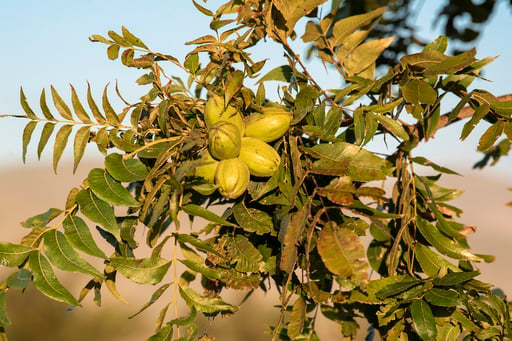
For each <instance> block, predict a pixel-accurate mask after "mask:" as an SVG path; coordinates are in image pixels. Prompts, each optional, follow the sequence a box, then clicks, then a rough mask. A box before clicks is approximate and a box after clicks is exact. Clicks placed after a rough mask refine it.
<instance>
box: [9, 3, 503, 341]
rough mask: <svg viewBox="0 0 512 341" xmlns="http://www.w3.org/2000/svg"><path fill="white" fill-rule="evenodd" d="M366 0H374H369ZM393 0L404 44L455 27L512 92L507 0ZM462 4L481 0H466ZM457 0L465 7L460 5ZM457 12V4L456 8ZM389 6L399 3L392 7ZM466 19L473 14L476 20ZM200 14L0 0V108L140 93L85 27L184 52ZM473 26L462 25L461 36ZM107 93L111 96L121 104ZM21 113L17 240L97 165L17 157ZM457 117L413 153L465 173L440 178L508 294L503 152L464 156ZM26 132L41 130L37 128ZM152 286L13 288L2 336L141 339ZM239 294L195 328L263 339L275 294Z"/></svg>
mask: <svg viewBox="0 0 512 341" xmlns="http://www.w3.org/2000/svg"><path fill="white" fill-rule="evenodd" d="M222 2H224V1H208V3H207V5H206V6H207V7H209V8H211V9H215V8H216V7H217V6H218V5H220V4H221V3H222ZM369 2H372V1H366V3H369ZM395 3H396V4H398V5H400V6H402V7H403V8H404V9H407V10H408V11H409V12H406V13H405V18H406V19H404V20H403V21H404V22H405V23H406V24H407V27H408V28H409V29H411V28H412V29H413V30H412V31H413V34H414V36H410V37H409V38H410V40H409V44H410V46H409V47H410V50H409V52H413V51H414V48H415V47H414V44H413V42H414V39H419V40H423V41H430V40H432V39H435V38H436V37H437V36H438V35H439V34H441V33H442V32H444V30H445V28H446V27H449V26H450V25H452V26H454V27H455V28H457V29H458V30H459V31H460V34H459V38H457V36H455V35H454V37H453V39H454V43H453V45H452V47H454V48H455V49H458V50H460V49H466V48H471V47H473V46H476V47H477V51H478V53H477V58H483V57H487V56H497V55H499V58H498V59H497V60H495V61H494V62H493V63H492V64H491V65H490V66H488V67H487V68H486V69H485V73H484V74H483V76H484V77H485V78H486V79H487V80H488V81H484V80H478V81H477V82H475V84H474V86H475V87H477V88H483V89H486V90H489V91H491V92H492V93H494V94H495V95H502V94H508V93H512V85H511V82H510V80H512V36H511V35H510V34H509V33H508V32H507V28H508V26H509V24H510V22H512V21H511V20H512V13H511V8H512V7H511V4H510V3H509V2H508V1H504V0H502V1H489V0H487V1H471V0H467V1H462V0H459V1H452V3H453V5H452V6H451V7H450V6H447V3H448V1H447V0H443V1H395ZM201 4H203V3H202V2H201ZM468 4H471V6H477V5H478V6H480V7H474V8H473V7H470V6H469V5H468ZM491 5H492V6H491ZM462 8H466V9H467V10H466V11H463V10H462ZM475 8H476V9H475ZM470 9H473V10H470ZM442 13H445V14H444V15H443V14H442ZM454 13H455V14H460V15H458V16H455V14H454ZM396 15H397V16H399V15H402V16H403V15H404V14H403V13H401V12H400V11H397V14H396ZM453 18H455V19H453ZM475 18H477V19H478V18H480V19H479V20H480V22H478V21H476V19H475ZM482 18H483V19H484V20H483V21H482V20H481V19H482ZM452 19H453V20H452ZM208 25H209V20H208V18H207V17H205V16H204V15H202V14H200V13H199V12H198V11H197V10H196V9H195V8H194V6H193V4H192V2H191V1H169V0H167V1H163V0H154V1H151V2H145V3H141V2H138V1H137V2H136V1H121V0H109V1H108V2H106V1H100V0H83V1H79V2H78V1H77V2H69V1H63V0H48V1H44V2H41V1H36V0H25V1H23V2H20V1H1V3H0V39H1V41H2V44H1V47H0V115H1V114H16V113H22V110H21V107H20V105H19V89H20V87H21V86H23V90H24V92H25V94H26V96H27V98H28V101H29V103H30V104H31V105H32V108H33V109H34V110H37V109H38V103H39V96H40V93H41V90H42V89H43V88H44V89H46V91H47V94H48V92H49V90H50V85H53V86H54V87H55V88H56V89H57V90H58V91H59V93H60V94H61V95H62V97H63V98H64V99H65V100H66V101H69V98H70V97H69V94H70V92H69V84H72V85H73V86H74V87H75V89H76V90H77V92H78V94H79V96H81V99H84V98H85V96H84V95H85V93H86V89H87V82H88V83H90V85H91V88H92V90H93V95H94V96H95V98H100V97H101V93H102V91H103V89H104V87H105V86H106V85H107V84H108V83H110V87H109V88H110V92H109V93H110V94H111V96H110V98H112V99H115V97H116V96H115V92H114V86H115V84H116V82H117V84H118V87H119V90H120V92H121V93H122V95H123V96H124V97H125V98H126V99H127V100H128V101H130V102H135V101H137V99H138V97H139V96H140V95H142V94H144V93H145V89H140V87H139V86H138V85H137V84H136V83H135V80H136V79H137V78H138V77H139V76H140V75H141V72H140V71H138V70H133V69H128V68H126V67H124V66H122V65H121V63H120V62H119V61H110V60H108V59H107V56H106V53H105V46H104V45H103V44H99V43H91V42H89V41H88V37H89V36H90V35H92V34H101V35H105V36H106V34H107V31H108V30H115V31H120V30H121V26H126V27H127V28H128V29H129V30H130V31H131V32H132V33H134V34H135V35H137V36H139V37H140V38H141V39H142V40H143V41H144V42H145V43H146V45H148V46H149V47H150V48H151V49H152V50H153V51H159V52H163V53H167V54H171V55H173V56H175V57H177V58H178V59H180V60H181V61H183V59H184V56H185V55H186V53H187V52H188V51H189V50H190V47H189V46H185V45H184V43H185V42H187V41H190V40H192V39H194V38H197V37H199V36H201V35H205V34H210V31H209V27H208ZM468 28H469V29H470V30H473V31H475V32H477V33H479V35H478V36H476V37H473V39H470V40H469V41H467V42H465V41H464V37H465V36H464V35H463V33H464V32H466V33H467V32H468V31H467V29H468ZM401 32H405V33H407V30H405V28H402V31H401ZM470 33H471V32H469V33H467V34H469V38H471V34H470ZM405 35H407V34H405ZM299 36H300V32H299ZM412 38H414V39H412ZM466 38H468V36H466ZM404 41H406V42H407V40H404ZM294 46H295V48H296V51H297V52H298V53H302V54H306V51H307V49H306V47H305V46H303V45H301V41H300V39H297V41H295V42H294ZM251 53H252V56H253V58H254V59H255V60H261V59H264V58H267V57H269V58H272V60H271V61H269V62H268V63H267V65H266V66H265V69H264V70H263V72H265V70H266V71H268V70H271V69H272V68H273V67H275V66H277V65H281V64H284V63H285V59H284V58H283V57H282V52H281V51H280V50H279V49H278V48H277V47H275V46H273V45H272V44H267V45H264V46H263V45H262V46H257V47H256V48H254V49H253V50H252V51H251ZM308 67H309V68H310V72H312V73H313V74H314V75H315V77H316V78H317V80H318V81H319V83H320V84H322V85H323V86H324V87H325V88H333V87H339V86H341V82H340V80H339V79H338V78H336V77H333V75H334V74H330V73H329V69H328V68H327V69H326V68H324V66H323V65H321V64H319V63H315V62H309V63H308ZM175 71H176V70H172V69H170V70H169V72H168V73H169V74H177V75H179V76H182V75H181V74H179V73H178V72H175ZM278 86H279V84H273V83H269V84H267V93H270V92H272V91H275V90H276V89H277V87H278ZM113 102H114V105H119V106H120V105H121V104H120V103H117V104H116V103H115V101H114V100H113ZM453 105H454V102H450V101H447V103H446V104H445V107H444V108H443V109H442V112H447V111H449V110H450V108H451V107H453ZM25 124H26V121H24V120H21V119H14V118H2V119H0V144H1V145H2V146H3V147H2V148H0V193H1V195H0V217H2V218H1V219H0V240H3V241H12V242H18V241H19V239H20V238H21V236H23V235H24V234H25V233H26V231H25V230H22V228H21V227H20V225H19V222H20V221H23V220H25V219H26V218H28V217H30V216H33V215H35V214H38V213H41V212H44V211H46V210H47V209H48V208H50V207H58V208H62V207H63V206H64V203H65V200H66V196H67V193H68V191H69V190H70V189H71V188H72V187H73V186H78V185H79V184H80V183H81V182H82V180H83V179H84V178H85V177H86V174H87V172H88V171H89V169H90V168H92V167H98V166H99V167H101V166H102V158H101V155H100V153H99V152H97V150H96V149H95V147H94V146H91V147H92V148H88V150H87V152H86V156H85V157H84V159H83V161H82V163H81V164H80V166H79V168H78V170H77V172H76V174H73V172H72V166H71V162H72V156H71V154H72V151H71V149H72V148H70V147H71V146H68V148H67V150H66V151H65V154H64V156H63V158H62V161H61V165H60V166H59V169H58V174H54V172H53V170H52V166H51V158H52V149H51V143H52V142H51V141H50V142H49V144H48V147H47V150H45V151H44V152H43V153H42V156H41V160H38V159H37V153H36V146H35V145H30V146H29V150H28V154H27V161H26V163H25V164H24V163H23V162H22V158H21V154H22V148H21V136H22V132H23V128H24V126H25ZM40 128H41V127H39V129H40ZM460 128H461V126H458V127H453V128H450V129H444V130H443V131H440V132H439V133H438V134H437V135H436V137H435V139H433V140H432V141H430V142H429V144H428V146H427V145H425V146H422V148H421V149H420V150H419V151H418V153H419V154H418V155H421V156H425V157H428V158H431V159H432V160H433V161H434V162H436V163H438V164H442V165H444V166H447V167H450V168H452V169H454V170H456V171H457V172H459V173H460V174H462V175H463V176H449V177H445V176H443V178H442V183H443V184H444V185H446V186H447V187H452V188H457V189H463V190H464V191H465V194H464V195H463V196H462V197H461V198H460V199H457V201H456V202H454V204H455V205H456V206H458V207H460V208H462V209H463V210H464V212H465V213H464V215H463V217H462V218H461V221H462V222H464V223H466V224H468V225H474V226H475V227H476V228H477V230H476V233H475V234H473V235H472V236H470V237H469V242H470V245H471V246H472V247H473V249H474V250H475V252H477V253H487V254H493V255H495V256H496V257H497V259H496V261H495V262H494V263H491V264H482V265H481V270H482V272H483V275H482V277H481V279H482V280H485V281H490V282H492V283H495V284H496V285H497V286H498V287H501V288H502V289H504V291H505V292H506V293H509V295H510V293H512V275H510V272H509V271H507V270H508V266H509V264H510V261H512V253H511V252H510V247H511V245H512V223H511V221H512V219H511V218H512V208H510V207H508V208H507V207H506V206H505V203H506V202H510V201H512V192H510V191H507V188H508V187H512V158H510V157H508V158H506V159H503V160H501V161H500V162H499V163H498V164H497V165H495V166H493V167H488V168H485V169H483V170H481V169H473V168H472V166H473V164H474V163H476V162H477V161H479V160H480V159H481V155H479V154H478V153H476V152H475V150H476V146H477V144H478V137H479V136H480V135H481V133H482V132H483V131H484V130H485V128H486V126H485V124H481V125H479V126H478V127H477V129H476V131H475V132H474V133H473V135H471V136H470V137H469V138H468V139H467V140H466V141H464V142H463V143H462V142H460V141H459V139H458V133H457V130H458V129H460ZM39 131H40V130H39ZM34 136H35V137H36V136H38V130H36V132H35V134H34ZM35 137H34V139H36V138H35ZM11 270H12V269H5V268H2V269H0V275H1V277H2V278H4V277H5V276H6V275H7V274H10V273H11ZM58 275H59V278H61V279H62V280H63V282H65V283H66V285H67V287H68V288H69V289H70V290H71V292H72V293H73V294H75V295H77V294H78V292H79V291H80V289H81V288H82V287H83V286H84V285H85V283H86V282H87V280H88V279H87V278H86V277H84V278H83V279H82V280H81V281H80V280H78V281H76V280H74V281H73V280H71V279H70V278H69V277H68V276H65V275H63V274H58ZM155 289H156V288H154V287H148V286H143V287H141V286H135V285H132V284H131V283H129V282H128V281H126V282H121V283H120V284H119V290H120V292H121V294H122V295H123V296H124V297H125V298H127V299H128V301H129V303H130V304H129V305H125V304H123V303H120V302H118V301H116V300H115V299H112V298H111V297H110V296H111V295H110V294H109V293H108V292H106V291H103V298H104V300H103V302H102V307H101V308H97V307H96V306H95V305H94V304H93V303H92V296H90V297H88V298H86V299H85V303H84V308H76V309H74V310H71V311H70V310H68V307H67V306H65V305H63V304H60V303H55V302H52V301H50V300H49V299H47V298H45V297H43V296H42V295H40V294H38V293H37V292H35V290H33V288H31V287H29V288H28V289H27V290H26V292H25V293H23V294H21V293H19V292H12V293H11V292H10V293H9V295H8V301H7V304H8V306H9V312H10V315H9V316H10V319H11V322H13V324H12V326H10V327H8V328H7V331H8V335H9V337H10V340H14V341H23V340H68V339H73V340H90V339H92V338H94V339H95V340H97V341H103V340H105V341H106V340H109V341H116V340H141V339H144V338H145V337H147V336H149V335H150V334H151V332H152V330H153V329H154V320H155V319H156V316H157V314H158V311H159V309H160V307H161V305H160V306H158V307H154V308H150V309H148V311H146V312H145V313H143V314H141V315H139V316H137V317H135V318H134V319H130V320H129V319H128V317H129V316H130V315H132V314H133V313H135V312H136V311H138V309H139V308H140V307H141V306H142V305H143V304H144V303H145V302H146V301H147V300H149V298H150V296H151V293H152V292H153V291H154V290H155ZM240 300H241V297H240V295H238V296H237V295H235V296H233V301H232V303H235V304H236V303H237V302H240ZM247 303H248V304H247V306H244V307H243V309H242V310H241V311H240V312H239V313H237V314H235V316H234V317H232V318H228V319H221V318H218V319H216V320H213V321H208V320H204V326H205V327H204V328H205V329H204V332H209V333H210V334H212V335H217V339H218V340H240V339H244V340H248V341H249V340H266V339H268V336H262V332H263V331H264V330H265V328H264V325H265V324H266V323H272V322H273V321H275V317H276V316H277V314H278V311H277V309H274V308H273V305H274V303H275V301H273V300H272V295H268V296H264V295H261V294H258V295H255V296H254V297H251V299H249V301H248V302H247ZM183 309H186V308H183ZM237 321H238V322H237ZM243 321H245V323H242V322H243ZM332 327H333V328H327V327H326V328H322V329H323V330H324V335H322V336H324V337H325V338H324V339H325V340H333V339H336V335H337V330H336V327H335V326H332ZM218 331H222V332H218Z"/></svg>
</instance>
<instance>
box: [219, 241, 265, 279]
mask: <svg viewBox="0 0 512 341" xmlns="http://www.w3.org/2000/svg"><path fill="white" fill-rule="evenodd" d="M223 241H224V242H225V243H224V248H225V249H226V253H227V255H226V258H227V259H228V260H229V262H230V263H232V264H235V269H236V270H237V271H240V272H255V271H258V270H259V268H260V262H261V261H262V260H263V256H262V254H261V253H260V252H259V251H258V249H257V248H256V247H255V246H254V245H253V244H252V243H251V242H250V241H249V239H247V238H246V237H245V236H243V235H241V234H237V235H235V236H234V237H232V236H225V237H224V239H223Z"/></svg>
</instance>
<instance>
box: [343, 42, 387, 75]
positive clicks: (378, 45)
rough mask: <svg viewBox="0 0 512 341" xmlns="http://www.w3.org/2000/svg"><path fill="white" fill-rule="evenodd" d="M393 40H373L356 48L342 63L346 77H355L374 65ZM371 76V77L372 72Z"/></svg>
mask: <svg viewBox="0 0 512 341" xmlns="http://www.w3.org/2000/svg"><path fill="white" fill-rule="evenodd" d="M393 40H394V37H389V38H384V39H375V40H370V41H367V42H365V43H363V44H361V45H359V46H358V47H356V48H355V49H354V50H353V51H352V53H351V54H350V55H349V56H348V57H347V58H346V59H345V60H344V61H343V63H342V65H343V67H344V68H345V71H346V72H347V75H348V76H354V75H357V74H359V73H361V72H362V71H364V70H366V69H367V68H368V67H370V66H372V65H375V61H376V60H377V58H379V56H380V55H381V54H382V51H384V50H385V49H387V48H388V46H389V45H390V44H391V43H392V42H393ZM371 74H372V76H373V72H372V73H371ZM365 78H371V77H365Z"/></svg>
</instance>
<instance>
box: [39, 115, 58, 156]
mask: <svg viewBox="0 0 512 341" xmlns="http://www.w3.org/2000/svg"><path fill="white" fill-rule="evenodd" d="M54 129H55V123H54V122H46V123H45V124H44V126H43V130H41V138H40V139H39V143H38V144H37V158H38V159H41V154H42V153H43V150H44V147H46V144H47V143H48V140H49V139H50V136H51V135H52V133H53V130H54Z"/></svg>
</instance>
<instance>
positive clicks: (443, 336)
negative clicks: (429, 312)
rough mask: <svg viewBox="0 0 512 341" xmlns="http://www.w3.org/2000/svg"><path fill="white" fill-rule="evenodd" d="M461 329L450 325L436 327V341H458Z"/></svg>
mask: <svg viewBox="0 0 512 341" xmlns="http://www.w3.org/2000/svg"><path fill="white" fill-rule="evenodd" d="M460 334H461V328H460V326H459V325H458V324H457V325H453V324H451V323H445V324H443V325H437V339H438V340H443V341H458V340H460Z"/></svg>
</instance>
